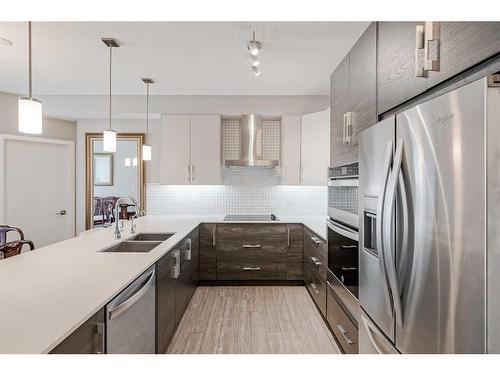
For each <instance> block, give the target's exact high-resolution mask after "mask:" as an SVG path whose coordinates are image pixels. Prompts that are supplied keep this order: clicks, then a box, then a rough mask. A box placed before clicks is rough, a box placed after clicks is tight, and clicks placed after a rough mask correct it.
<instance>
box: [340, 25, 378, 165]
mask: <svg viewBox="0 0 500 375" xmlns="http://www.w3.org/2000/svg"><path fill="white" fill-rule="evenodd" d="M376 68H377V23H376V22H372V23H371V24H370V25H369V26H368V28H367V29H366V30H365V32H364V33H363V35H361V37H360V38H359V40H358V41H357V42H356V44H355V45H354V46H353V47H352V49H351V51H350V52H349V54H348V55H347V56H346V57H345V58H344V60H342V62H341V63H340V65H339V66H338V67H337V68H336V69H335V71H334V72H333V73H332V75H331V77H330V124H331V128H330V139H331V142H330V166H338V165H342V164H348V163H353V162H355V161H357V159H358V147H357V143H358V142H357V133H358V132H359V131H361V130H363V129H366V128H367V127H369V126H371V125H373V124H375V123H376V122H377V69H376ZM347 113H349V114H350V116H351V120H350V121H351V125H350V127H349V128H347V127H345V126H344V115H346V114H347ZM347 135H350V137H351V139H350V141H349V142H348V141H347V140H345V136H347Z"/></svg>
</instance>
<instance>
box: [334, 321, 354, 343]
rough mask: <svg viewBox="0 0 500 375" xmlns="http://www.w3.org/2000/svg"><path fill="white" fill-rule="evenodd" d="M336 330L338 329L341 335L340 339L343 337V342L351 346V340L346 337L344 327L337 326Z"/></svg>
mask: <svg viewBox="0 0 500 375" xmlns="http://www.w3.org/2000/svg"><path fill="white" fill-rule="evenodd" d="M337 328H338V329H339V331H340V334H341V335H342V337H344V340H345V341H346V342H347V343H348V344H349V345H352V344H353V342H352V340H351V338H350V337H349V336H347V331H346V330H345V329H344V327H342V326H341V325H340V324H337Z"/></svg>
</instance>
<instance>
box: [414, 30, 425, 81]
mask: <svg viewBox="0 0 500 375" xmlns="http://www.w3.org/2000/svg"><path fill="white" fill-rule="evenodd" d="M424 34H425V32H424V25H417V26H416V28H415V77H425V69H424V67H423V66H421V65H420V56H421V51H422V50H423V49H424V44H425V41H424V39H425V38H424Z"/></svg>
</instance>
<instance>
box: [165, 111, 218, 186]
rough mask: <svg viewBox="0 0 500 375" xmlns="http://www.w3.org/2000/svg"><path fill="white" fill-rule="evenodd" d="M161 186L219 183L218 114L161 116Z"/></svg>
mask: <svg viewBox="0 0 500 375" xmlns="http://www.w3.org/2000/svg"><path fill="white" fill-rule="evenodd" d="M161 139H162V142H161V173H160V175H161V180H160V183H161V184H162V185H188V184H197V185H217V184H220V183H221V159H220V118H219V116H218V115H170V114H164V115H162V127H161Z"/></svg>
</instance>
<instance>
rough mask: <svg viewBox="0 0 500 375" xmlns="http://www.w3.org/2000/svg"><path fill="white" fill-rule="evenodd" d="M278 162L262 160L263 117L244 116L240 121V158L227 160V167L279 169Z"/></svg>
mask: <svg viewBox="0 0 500 375" xmlns="http://www.w3.org/2000/svg"><path fill="white" fill-rule="evenodd" d="M278 164H279V162H278V160H264V159H262V116H260V115H242V116H241V120H240V158H239V159H238V160H226V166H227V167H277V166H278Z"/></svg>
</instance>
